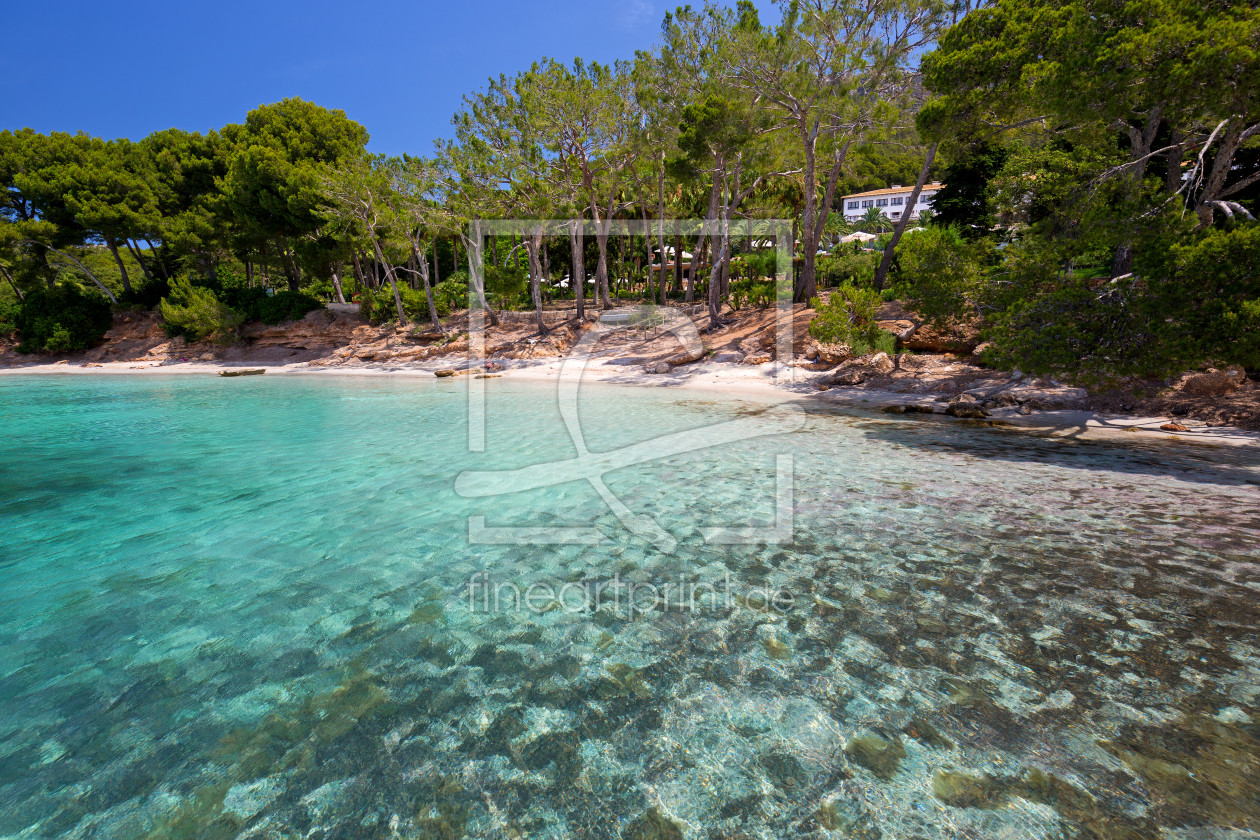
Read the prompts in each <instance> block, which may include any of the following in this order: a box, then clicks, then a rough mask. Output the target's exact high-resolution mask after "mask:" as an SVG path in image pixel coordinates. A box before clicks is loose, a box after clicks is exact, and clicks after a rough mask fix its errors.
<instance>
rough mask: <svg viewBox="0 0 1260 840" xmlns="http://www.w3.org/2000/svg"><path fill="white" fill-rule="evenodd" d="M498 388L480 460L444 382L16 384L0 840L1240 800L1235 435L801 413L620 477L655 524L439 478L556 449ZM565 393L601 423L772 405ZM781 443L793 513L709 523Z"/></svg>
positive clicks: (1242, 705)
mask: <svg viewBox="0 0 1260 840" xmlns="http://www.w3.org/2000/svg"><path fill="white" fill-rule="evenodd" d="M486 384H487V393H488V405H487V417H488V425H487V447H486V451H485V452H484V453H469V452H468V450H467V432H466V423H465V417H466V411H467V402H466V392H465V390H464V389H465V388H466V387H467V382H466V380H465V381H462V382H461V381H456V382H451V381H441V380H431V379H418V378H397V379H393V378H374V379H361V380H355V379H349V378H331V377H330V378H322V377H321V378H314V377H311V378H301V377H257V378H249V379H227V380H224V379H219V378H217V377H214V378H211V377H204V378H203V377H183V378H177V377H171V378H148V377H144V378H140V377H122V376H119V377H109V376H99V377H86V376H85V377H68V376H66V377H44V378H36V377H6V378H4V379H0V429H3V432H4V439H3V442H4V446H3V448H0V570H2V572H3V578H2V579H3V590H2V594H0V598H2V599H3V604H2V606H3V609H2V610H0V838H17V837H21V838H45V837H48V838H51V837H76V838H78V837H82V838H136V837H153V838H159V837H160V838H177V837H178V838H183V837H187V838H194V837H205V838H228V837H258V838H291V837H311V838H376V837H380V838H456V837H464V836H468V837H484V838H519V837H525V838H606V837H607V838H617V837H626V838H632V840H647V839H648V838H677V837H685V838H731V840H734V838H784V837H810V838H815V837H816V838H824V837H825V838H840V837H853V838H963V837H967V838H997V837H1009V838H1025V837H1027V838H1068V837H1087V838H1146V837H1152V838H1154V837H1177V838H1187V839H1188V838H1207V837H1228V838H1242V837H1254V836H1257V835H1256V832H1260V640H1258V639H1257V633H1258V631H1257V628H1258V627H1260V620H1258V619H1260V565H1257V563H1258V558H1260V550H1258V549H1257V544H1260V507H1258V506H1257V504H1256V502H1257V499H1258V498H1260V493H1258V490H1260V466H1258V465H1257V464H1256V463H1255V456H1254V455H1253V454H1251V453H1248V452H1246V451H1239V450H1223V449H1212V448H1204V447H1189V446H1176V445H1160V446H1155V445H1147V446H1143V445H1139V444H1132V445H1114V444H1103V443H1096V442H1094V443H1091V442H1079V441H1071V440H1055V439H1044V438H1039V437H1035V436H1031V435H1028V434H1025V433H1016V432H1012V431H1009V430H1005V429H991V428H982V427H978V426H970V425H966V424H960V423H953V422H943V421H942V420H941V418H931V417H926V418H917V417H889V416H885V415H875V414H864V413H862V412H836V411H834V410H824V409H823V408H821V407H816V406H815V407H809V406H807V410H808V412H809V413H808V418H807V421H806V423H805V426H804V428H802V429H801V430H799V431H796V432H792V433H790V434H779V435H773V436H769V437H762V438H758V439H754V440H747V441H743V442H741V443H735V444H728V445H724V446H721V447H719V448H715V449H710V450H700V451H696V452H691V453H687V454H682V455H674V456H670V457H668V458H664V459H660V460H655V461H650V462H647V463H643V464H640V465H637V466H631V467H627V468H624V469H621V470H618V471H616V472H613V473H610V474H608V475H607V476H606V481H607V484H608V487H609V490H610V491H611V492H612V493H613V494H614V495H615V496H616V497H617V498H619V499H621V500H622V501H623V502H624V503H625V504H626V505H627V506H628V508H629V509H630V511H631V512H632V513H633V514H635V515H639V516H648V517H651V518H652V519H653V520H655V521H656V522H657V523H659V525H660V526H661V527H663V528H664V529H665V530H667V531H668V532H669V533H670V534H671V535H673V537H674V538H675V539H676V540H677V543H678V546H677V549H676V550H675V551H673V552H672V553H662V552H660V551H658V550H657V549H655V548H654V547H653V546H652V545H651V544H649V543H647V542H644V541H643V540H642V539H640V538H639V537H636V536H634V535H632V534H631V533H629V532H628V531H627V530H626V529H625V528H624V527H623V526H622V524H621V522H620V521H619V519H618V518H617V517H616V516H615V515H614V514H613V512H612V511H611V510H610V509H609V508H608V506H607V505H605V504H604V502H603V501H602V500H601V498H600V496H599V495H598V494H597V493H596V492H595V490H594V489H593V488H592V487H591V486H590V485H589V484H587V483H585V482H572V483H569V484H565V485H560V486H556V487H550V488H540V489H535V490H529V491H525V492H520V493H515V494H511V495H504V496H499V497H492V498H463V497H461V496H459V495H458V494H457V493H456V492H455V490H454V487H455V481H456V477H457V476H458V475H459V474H460V473H461V472H464V471H465V470H483V469H503V468H507V467H525V466H528V465H531V464H536V463H540V462H548V461H552V460H556V459H560V458H568V457H572V456H573V455H574V447H573V443H572V442H571V440H570V438H569V435H568V433H567V432H566V431H565V429H564V426H563V425H562V424H561V422H560V415H559V412H558V410H557V408H556V398H555V393H554V387H548V386H547V385H546V384H538V383H528V382H513V381H512V380H511V379H510V378H505V379H499V380H492V381H488V382H487V383H486ZM581 407H582V416H583V429H584V432H585V435H586V440H587V443H588V445H589V446H590V448H591V450H593V451H597V452H599V451H607V450H611V449H616V448H618V447H623V446H627V445H630V444H634V443H637V442H640V441H644V440H650V439H653V438H654V437H656V436H660V435H666V434H670V433H673V432H677V431H679V430H686V429H701V428H704V427H707V426H709V425H711V424H715V423H720V422H724V421H728V420H734V419H739V418H747V417H750V416H755V415H757V414H758V413H759V412H761V411H762V410H763V409H764V406H763V405H761V404H759V403H757V402H756V401H755V400H752V399H751V398H748V399H734V398H732V399H722V398H719V397H714V396H712V395H709V394H705V393H700V392H688V391H682V390H668V389H648V388H619V387H613V386H591V387H587V388H586V389H585V390H584V391H583V397H582V402H581ZM701 434H703V433H701ZM778 453H791V454H792V456H793V463H794V477H793V484H794V491H795V494H794V500H793V504H794V508H795V510H794V512H795V517H794V529H793V535H792V540H791V542H790V543H788V544H783V545H718V544H712V543H708V542H706V541H705V540H704V538H703V535H702V531H701V528H703V527H708V526H713V525H728V526H768V525H769V524H771V523H773V521H774V518H775V495H774V494H775V476H776V460H775V456H776V454H778ZM473 516H482V517H485V522H486V524H487V525H490V526H513V527H523V526H529V527H540V526H581V527H586V528H595V529H597V530H598V531H599V532H601V533H602V534H604V536H605V540H604V542H602V543H600V544H596V545H551V546H547V545H486V544H472V543H470V540H469V524H468V520H469V517H473ZM479 573H483V577H482V578H480V579H488V580H490V581H491V582H492V583H493V584H494V585H495V586H496V587H499V589H498V591H500V592H502V591H506V590H504V589H503V587H504V586H505V585H506V586H509V587H510V585H517V586H518V587H525V586H528V585H529V584H531V583H545V584H548V585H549V586H552V587H553V588H559V587H561V586H563V585H564V584H565V583H569V584H572V585H576V586H578V587H580V586H582V585H583V584H586V585H588V586H589V585H591V583H592V582H601V581H607V580H609V579H611V578H614V576H616V579H617V580H618V581H624V582H633V583H637V584H653V585H662V584H664V583H665V582H672V581H679V580H681V581H683V582H684V583H685V584H687V585H692V584H694V585H697V586H701V585H713V586H715V587H725V588H724V589H722V590H721V591H722V592H723V593H724V594H723V598H721V599H718V600H717V601H716V602H714V601H710V602H709V603H708V604H707V605H705V604H703V603H702V604H701V608H698V609H696V610H680V609H677V608H670V607H667V606H666V607H662V606H659V605H658V606H657V608H656V609H650V610H647V611H646V612H644V613H642V614H637V615H635V616H634V617H633V619H631V618H630V617H629V616H628V615H627V614H625V612H624V609H614V608H610V607H609V606H608V605H607V604H603V605H602V608H601V609H598V610H571V609H568V608H567V607H566V606H564V605H562V602H561V601H553V600H551V599H548V598H545V597H544V598H542V599H540V600H536V601H535V606H536V607H537V609H529V608H524V607H523V608H521V609H510V608H508V607H507V606H506V604H507V601H505V602H504V604H505V605H504V606H501V608H500V609H498V610H497V611H496V610H486V609H483V608H480V607H482V606H483V605H484V602H483V604H477V602H476V599H475V598H474V599H473V600H472V602H471V604H472V606H473V607H475V608H473V609H470V599H469V581H470V579H472V578H473V577H474V576H475V575H478V574H479ZM765 590H773V591H779V592H785V593H789V594H790V597H791V601H792V603H791V607H790V609H782V610H780V609H774V608H768V607H767V606H766V605H765V604H764V603H763V601H762V600H760V599H759V598H758V597H757V593H759V592H763V591H765ZM588 591H589V590H588ZM727 593H729V594H730V596H731V597H730V598H726V597H725V595H726V594H727Z"/></svg>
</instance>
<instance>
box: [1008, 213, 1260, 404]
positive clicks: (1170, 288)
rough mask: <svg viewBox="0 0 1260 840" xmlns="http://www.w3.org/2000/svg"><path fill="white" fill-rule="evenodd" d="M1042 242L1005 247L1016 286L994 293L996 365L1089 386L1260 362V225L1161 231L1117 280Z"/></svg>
mask: <svg viewBox="0 0 1260 840" xmlns="http://www.w3.org/2000/svg"><path fill="white" fill-rule="evenodd" d="M1187 226H1188V225H1187ZM1038 245H1039V240H1037V239H1032V238H1030V239H1029V240H1028V241H1026V242H1024V243H1021V244H1020V246H1019V247H1015V248H1011V249H1008V252H1007V259H1006V264H1005V265H1004V270H1005V273H1006V274H1007V275H1008V276H1009V277H1010V278H1012V281H1013V284H1012V285H1013V289H1014V291H1012V292H1011V293H1009V294H1008V295H1007V297H1006V299H1000V300H999V299H995V300H996V302H997V303H999V304H1001V305H1000V307H997V308H996V311H995V312H994V313H993V315H992V316H991V326H990V327H989V328H988V330H987V337H988V338H989V339H990V341H991V346H990V350H989V353H988V354H987V356H986V359H988V360H991V362H992V363H993V364H997V365H1002V366H1007V365H1011V366H1018V367H1019V368H1020V369H1021V370H1026V371H1028V372H1030V373H1056V374H1061V375H1062V374H1066V375H1070V376H1072V377H1074V378H1075V379H1076V380H1078V381H1080V382H1085V383H1092V382H1098V383H1110V382H1113V381H1114V380H1116V379H1117V378H1119V377H1129V376H1137V377H1149V378H1162V377H1166V376H1169V375H1172V374H1175V373H1177V372H1179V371H1182V370H1187V369H1191V368H1196V367H1199V366H1201V365H1204V364H1219V365H1227V364H1234V363H1237V364H1241V365H1242V366H1243V367H1245V368H1248V369H1252V370H1254V369H1255V368H1257V367H1260V224H1257V223H1249V224H1245V225H1238V226H1236V227H1233V228H1230V229H1208V230H1206V231H1197V232H1196V231H1190V230H1180V231H1178V230H1172V231H1167V232H1162V233H1157V234H1156V235H1153V236H1152V237H1150V238H1149V239H1147V240H1145V241H1143V242H1141V243H1140V247H1139V248H1138V258H1137V260H1136V261H1135V264H1134V272H1133V276H1129V277H1125V278H1117V279H1116V280H1110V279H1108V278H1105V277H1104V278H1097V277H1095V276H1093V275H1094V272H1082V271H1073V270H1068V269H1067V268H1065V267H1064V266H1063V265H1061V264H1056V261H1053V260H1048V259H1046V258H1045V250H1046V249H1044V248H1040V247H1038Z"/></svg>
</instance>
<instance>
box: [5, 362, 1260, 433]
mask: <svg viewBox="0 0 1260 840" xmlns="http://www.w3.org/2000/svg"><path fill="white" fill-rule="evenodd" d="M611 360H612V357H610V358H609V359H608V360H605V361H604V362H601V361H600V360H599V357H598V356H597V357H594V358H593V359H592V360H591V362H590V363H589V364H588V366H587V368H586V370H585V372H584V374H583V381H584V382H598V383H603V384H612V385H627V386H635V387H654V388H676V389H681V390H693V391H707V392H720V393H722V394H724V395H727V396H747V397H760V398H763V399H764V398H767V397H769V398H771V400H772V401H774V400H779V401H782V400H787V399H810V400H814V401H816V402H817V403H818V404H821V405H832V406H844V407H849V408H856V409H863V410H869V411H875V412H878V411H879V410H880V409H881V408H883V407H886V406H891V405H920V406H929V405H934V404H935V402H936V401H935V398H934V397H931V396H927V395H918V394H906V393H897V392H894V391H886V390H878V389H872V388H862V387H849V388H845V387H832V388H830V389H829V390H826V391H820V390H818V388H817V385H818V383H819V382H820V381H821V380H822V378H823V377H824V376H825V375H826V374H821V373H814V372H811V371H806V370H803V369H801V368H796V367H790V366H789V367H784V366H781V365H780V364H779V363H778V362H767V363H766V364H762V365H755V366H753V365H742V364H739V365H737V364H725V363H718V362H696V363H692V364H689V365H685V366H682V367H680V368H677V369H676V371H677V372H673V373H666V374H649V373H646V372H644V371H643V369H642V367H640V366H637V365H624V364H623V365H609V364H607V362H608V361H611ZM452 361H453V360H451V359H450V358H449V357H447V358H446V359H445V362H446V363H445V364H441V363H438V364H434V363H429V364H423V363H421V364H388V363H384V364H377V365H371V364H362V365H354V366H347V365H340V366H337V367H324V366H312V365H310V364H309V363H307V362H294V363H292V364H279V365H268V364H265V363H262V364H259V363H255V364H239V363H238V364H224V363H221V362H208V361H207V362H203V361H189V362H177V363H174V364H170V363H167V364H158V363H134V362H104V363H99V364H92V365H91V366H88V365H86V364H73V363H67V362H56V363H51V364H30V365H21V366H4V367H0V376H100V375H106V376H149V377H152V376H160V375H167V376H170V375H175V376H217V375H218V374H219V372H220V371H224V370H240V369H242V368H258V367H262V368H264V369H265V370H266V371H267V375H268V376H318V377H335V376H350V377H360V378H375V377H383V376H401V377H433V375H434V371H437V370H442V369H444V368H451V367H455V368H456V369H460V368H467V366H468V363H467V361H461V362H458V363H454V364H452ZM562 361H563V360H562V359H559V358H546V359H531V360H508V361H506V362H505V370H503V371H502V372H501V373H499V374H498V376H502V377H503V378H509V379H516V380H522V381H537V382H545V381H548V380H549V379H552V378H553V377H555V376H558V375H559V371H560V366H561V364H562ZM460 378H461V377H455V378H454V379H455V381H458V380H459V379H460ZM496 378H497V377H496ZM553 381H554V380H553ZM896 416H898V415H890V419H891V418H892V417H896ZM934 416H935V415H934ZM941 417H942V419H945V418H944V415H941ZM949 419H951V420H952V419H953V418H949ZM992 419H993V420H997V421H1002V424H1001V426H999V428H1006V429H1011V430H1017V431H1023V432H1028V433H1034V434H1038V435H1039V436H1043V437H1053V438H1065V439H1074V440H1098V441H1111V442H1134V441H1142V442H1155V441H1159V442H1166V443H1191V444H1197V445H1208V446H1229V447H1249V446H1250V447H1260V432H1252V431H1247V430H1244V429H1239V428H1236V427H1233V426H1207V425H1205V424H1201V423H1200V424H1197V425H1195V426H1189V427H1188V429H1187V431H1183V432H1168V431H1164V430H1161V429H1160V428H1159V427H1160V426H1161V425H1162V424H1164V423H1166V422H1167V420H1166V419H1165V418H1163V417H1144V416H1141V415H1129V414H1104V413H1102V412H1098V411H1090V410H1083V409H1065V410H1058V411H1038V412H1036V413H1035V414H1034V415H1021V414H1019V413H1018V411H1016V410H1015V409H1013V408H999V409H995V410H993V412H992ZM954 422H959V423H965V424H968V425H973V426H974V427H975V428H976V430H977V431H980V430H981V429H986V430H987V427H986V426H985V421H967V420H958V421H954Z"/></svg>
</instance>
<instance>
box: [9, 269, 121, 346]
mask: <svg viewBox="0 0 1260 840" xmlns="http://www.w3.org/2000/svg"><path fill="white" fill-rule="evenodd" d="M113 322H114V318H113V315H112V314H111V312H110V305H109V301H108V300H107V299H105V298H104V297H101V296H100V295H96V294H91V293H86V292H83V291H81V290H79V289H78V288H75V287H74V286H68V285H59V286H57V287H56V288H55V289H52V290H48V289H37V290H35V291H32V292H30V293H28V294H27V295H26V299H25V300H23V301H22V303H21V305H20V306H19V308H18V312H17V318H16V320H15V325H16V327H17V329H18V332H20V333H21V334H22V343H21V344H20V345H18V348H17V350H18V352H19V353H33V352H36V351H39V350H47V351H50V352H54V353H66V352H70V351H74V350H86V349H87V348H89V347H92V346H94V345H96V344H99V343H100V342H101V341H102V340H103V339H104V338H105V333H106V332H107V331H108V330H109V328H110V327H111V326H112V325H113Z"/></svg>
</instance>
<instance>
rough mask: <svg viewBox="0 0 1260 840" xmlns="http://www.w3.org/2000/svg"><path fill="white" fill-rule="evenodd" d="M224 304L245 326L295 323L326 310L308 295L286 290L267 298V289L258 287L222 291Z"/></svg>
mask: <svg viewBox="0 0 1260 840" xmlns="http://www.w3.org/2000/svg"><path fill="white" fill-rule="evenodd" d="M222 300H223V303H225V304H226V305H228V306H230V307H231V308H232V309H234V310H236V311H237V312H238V313H240V316H241V319H242V320H243V321H244V322H246V323H248V322H252V321H262V322H263V323H264V324H278V323H280V322H281V321H296V320H298V319H299V318H302V317H304V316H305V315H306V313H307V312H310V311H311V310H314V309H323V308H324V303H323V301H321V300H320V299H319V298H317V297H315V296H314V295H311V294H308V293H307V292H291V291H288V290H285V291H283V292H276V293H275V294H274V295H268V294H267V289H264V288H259V287H255V288H248V287H244V286H236V287H229V288H227V289H225V290H224V291H223V297H222Z"/></svg>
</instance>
